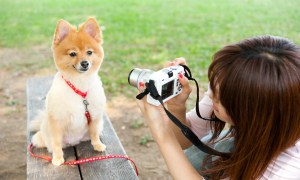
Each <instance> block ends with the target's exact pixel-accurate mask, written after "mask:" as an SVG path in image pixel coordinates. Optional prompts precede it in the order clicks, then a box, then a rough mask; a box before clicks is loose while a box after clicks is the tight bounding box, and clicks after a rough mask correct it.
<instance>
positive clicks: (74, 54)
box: [69, 52, 77, 57]
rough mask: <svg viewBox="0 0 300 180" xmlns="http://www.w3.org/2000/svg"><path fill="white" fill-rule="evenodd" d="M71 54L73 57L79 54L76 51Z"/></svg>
mask: <svg viewBox="0 0 300 180" xmlns="http://www.w3.org/2000/svg"><path fill="white" fill-rule="evenodd" d="M69 55H70V56H71V57H75V56H76V55H77V54H76V52H71V53H70V54H69Z"/></svg>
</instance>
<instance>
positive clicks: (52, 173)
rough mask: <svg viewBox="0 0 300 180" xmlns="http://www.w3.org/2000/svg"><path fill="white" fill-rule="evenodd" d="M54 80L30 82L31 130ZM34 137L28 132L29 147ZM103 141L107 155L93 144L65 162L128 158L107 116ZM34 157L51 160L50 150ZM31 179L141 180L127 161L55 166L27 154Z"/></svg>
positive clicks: (73, 150) (70, 151)
mask: <svg viewBox="0 0 300 180" xmlns="http://www.w3.org/2000/svg"><path fill="white" fill-rule="evenodd" d="M52 80H53V77H42V78H32V79H29V80H28V81H27V92H26V94H27V127H28V125H29V121H30V120H32V119H33V118H34V117H35V116H36V115H37V113H38V111H39V110H42V109H43V108H44V105H45V98H46V94H47V92H48V90H49V88H50V86H51V83H52ZM33 134H34V133H32V132H29V131H28V128H27V145H29V144H30V140H31V137H32V135H33ZM101 140H102V142H103V143H104V144H106V146H107V149H106V151H105V152H103V153H99V152H96V151H94V150H93V147H92V145H91V142H90V141H87V142H82V143H80V144H79V145H77V146H75V147H69V148H66V149H64V157H65V161H72V160H76V159H82V158H88V157H93V156H104V155H126V153H125V150H124V148H123V146H122V144H121V142H120V140H119V138H118V136H117V134H116V132H115V130H114V128H113V126H112V124H111V122H110V120H109V118H108V117H107V115H106V114H105V115H104V128H103V135H102V137H101ZM34 153H35V154H38V155H44V156H45V155H46V156H50V157H51V154H50V153H48V151H47V150H46V148H42V149H38V148H34ZM27 179H38V180H45V179H59V180H67V179H72V180H76V179H87V180H91V179H101V180H102V179H103V180H110V179H112V180H118V179H120V180H127V179H128V180H134V179H138V177H137V175H136V172H135V169H134V167H133V166H132V164H131V162H130V161H128V160H126V159H107V160H101V161H94V162H89V163H85V164H80V165H73V166H70V165H61V166H58V167H56V166H54V165H52V163H50V162H48V161H45V160H43V159H38V158H34V157H31V156H30V154H29V152H27Z"/></svg>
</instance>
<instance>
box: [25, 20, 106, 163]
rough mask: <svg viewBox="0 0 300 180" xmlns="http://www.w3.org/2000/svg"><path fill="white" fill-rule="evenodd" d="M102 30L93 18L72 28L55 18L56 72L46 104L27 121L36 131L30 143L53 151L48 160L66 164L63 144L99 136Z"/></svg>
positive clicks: (102, 104) (100, 146) (96, 143)
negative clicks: (29, 121)
mask: <svg viewBox="0 0 300 180" xmlns="http://www.w3.org/2000/svg"><path fill="white" fill-rule="evenodd" d="M102 42H103V40H102V32H101V29H100V27H99V25H98V23H97V21H96V20H95V19H94V18H89V19H88V20H87V21H86V22H85V23H83V24H82V25H80V26H79V28H78V30H77V28H76V27H73V26H71V25H70V24H69V23H68V22H67V21H65V20H59V21H58V23H57V26H56V30H55V33H54V38H53V42H52V51H53V57H54V62H55V65H56V67H57V70H58V72H57V73H56V75H55V77H54V80H53V83H52V86H51V88H50V90H49V92H48V94H47V97H46V108H45V110H44V111H41V112H40V113H39V115H38V116H37V117H36V118H35V120H33V121H32V123H31V125H30V126H31V127H30V129H31V131H37V133H36V134H34V136H33V137H32V144H33V145H34V146H36V147H38V148H41V147H46V148H47V149H48V151H49V152H50V153H51V152H52V163H53V164H54V165H57V166H58V165H61V164H62V163H64V156H63V150H62V149H63V148H65V147H67V146H73V145H76V144H79V143H80V142H81V141H86V140H91V143H92V145H93V147H94V150H96V151H105V148H106V146H105V145H104V144H103V143H102V142H101V141H100V134H101V131H102V129H103V121H102V116H103V113H104V108H105V103H106V97H105V94H104V90H103V87H102V82H101V80H100V78H99V76H98V71H99V69H100V66H101V64H102V61H103V58H104V51H103V48H102Z"/></svg>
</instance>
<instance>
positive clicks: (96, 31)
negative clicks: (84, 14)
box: [79, 18, 102, 43]
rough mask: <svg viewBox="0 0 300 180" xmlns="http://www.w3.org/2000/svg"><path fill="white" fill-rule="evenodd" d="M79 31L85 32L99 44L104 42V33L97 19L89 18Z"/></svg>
mask: <svg viewBox="0 0 300 180" xmlns="http://www.w3.org/2000/svg"><path fill="white" fill-rule="evenodd" d="M79 31H84V32H86V33H87V34H88V35H90V36H91V37H92V38H94V39H95V40H96V41H97V42H98V43H100V42H101V41H102V32H101V29H100V26H99V25H98V23H97V21H96V19H95V18H89V19H88V20H87V21H86V22H85V23H84V24H82V25H81V26H80V27H79Z"/></svg>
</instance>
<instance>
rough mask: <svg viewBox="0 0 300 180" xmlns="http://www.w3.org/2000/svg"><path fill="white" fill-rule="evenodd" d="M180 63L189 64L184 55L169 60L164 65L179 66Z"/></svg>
mask: <svg viewBox="0 0 300 180" xmlns="http://www.w3.org/2000/svg"><path fill="white" fill-rule="evenodd" d="M179 64H183V65H187V63H186V60H185V59H184V58H183V57H179V58H175V59H174V60H172V61H167V62H166V63H165V64H164V67H170V66H178V65H179Z"/></svg>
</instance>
